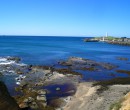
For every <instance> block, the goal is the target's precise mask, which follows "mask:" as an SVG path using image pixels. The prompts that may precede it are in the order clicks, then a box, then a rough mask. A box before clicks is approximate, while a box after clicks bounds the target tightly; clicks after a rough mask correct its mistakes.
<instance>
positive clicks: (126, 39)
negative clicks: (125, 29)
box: [120, 37, 130, 42]
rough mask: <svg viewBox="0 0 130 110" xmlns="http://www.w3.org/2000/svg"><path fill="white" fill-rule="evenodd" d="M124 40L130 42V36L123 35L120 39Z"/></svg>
mask: <svg viewBox="0 0 130 110" xmlns="http://www.w3.org/2000/svg"><path fill="white" fill-rule="evenodd" d="M120 40H121V41H122V42H130V38H127V37H121V39H120Z"/></svg>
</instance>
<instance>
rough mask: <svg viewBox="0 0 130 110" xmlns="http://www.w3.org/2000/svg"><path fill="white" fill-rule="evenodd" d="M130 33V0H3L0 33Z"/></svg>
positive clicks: (90, 34)
mask: <svg viewBox="0 0 130 110" xmlns="http://www.w3.org/2000/svg"><path fill="white" fill-rule="evenodd" d="M106 32H108V34H109V35H112V36H127V37H129V36H130V0H0V35H45V36H46V35H47V36H49V35H51V36H100V35H105V33H106Z"/></svg>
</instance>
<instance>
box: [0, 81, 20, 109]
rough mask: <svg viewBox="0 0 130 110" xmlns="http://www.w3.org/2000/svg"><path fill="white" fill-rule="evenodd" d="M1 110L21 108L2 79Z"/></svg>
mask: <svg viewBox="0 0 130 110" xmlns="http://www.w3.org/2000/svg"><path fill="white" fill-rule="evenodd" d="M0 110H20V108H19V106H18V104H17V103H16V102H15V100H14V99H13V98H12V97H11V96H10V94H9V92H8V90H7V88H6V86H5V84H4V83H3V82H1V81H0Z"/></svg>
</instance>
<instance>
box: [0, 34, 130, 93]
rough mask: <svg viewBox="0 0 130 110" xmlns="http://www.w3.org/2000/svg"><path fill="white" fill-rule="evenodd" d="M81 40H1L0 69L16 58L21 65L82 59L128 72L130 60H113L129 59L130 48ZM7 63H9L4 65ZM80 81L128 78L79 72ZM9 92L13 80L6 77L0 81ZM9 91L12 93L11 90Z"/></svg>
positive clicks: (108, 72) (108, 73)
mask: <svg viewBox="0 0 130 110" xmlns="http://www.w3.org/2000/svg"><path fill="white" fill-rule="evenodd" d="M83 39H84V38H83V37H63V36H61V37H60V36H58V37H56V36H55V37H54V36H0V58H1V59H0V65H1V63H3V61H2V60H3V59H2V58H4V57H7V56H18V57H20V58H21V59H22V61H21V62H22V63H24V64H32V65H50V66H51V65H54V64H57V62H58V61H61V60H66V59H67V58H69V57H72V56H75V57H82V58H88V59H91V60H96V61H99V62H108V63H112V64H115V65H117V66H118V69H123V70H130V69H129V68H130V60H128V61H120V60H117V59H116V57H126V58H128V59H130V46H121V45H112V44H108V43H104V42H83ZM6 63H8V62H6ZM80 72H81V73H82V74H83V76H84V77H83V80H88V79H92V80H106V79H111V78H113V77H112V76H111V75H110V74H111V73H113V74H116V77H127V76H128V75H127V74H121V73H116V72H115V70H112V71H99V72H90V71H80ZM0 79H1V80H3V81H4V82H5V83H6V85H7V86H8V87H9V88H10V89H11V87H12V86H13V84H14V83H15V82H14V78H13V76H12V75H9V74H7V75H5V76H2V77H1V78H0ZM10 91H11V90H10Z"/></svg>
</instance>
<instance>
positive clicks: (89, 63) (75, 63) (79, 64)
mask: <svg viewBox="0 0 130 110" xmlns="http://www.w3.org/2000/svg"><path fill="white" fill-rule="evenodd" d="M59 64H60V65H64V66H69V67H70V68H72V69H79V70H85V69H86V70H87V69H88V70H91V71H95V70H98V68H99V69H101V68H103V69H107V70H112V69H115V68H117V66H116V65H113V64H110V63H104V62H97V61H94V60H90V59H83V58H80V57H70V58H69V59H68V60H67V61H61V62H59Z"/></svg>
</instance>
